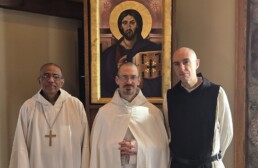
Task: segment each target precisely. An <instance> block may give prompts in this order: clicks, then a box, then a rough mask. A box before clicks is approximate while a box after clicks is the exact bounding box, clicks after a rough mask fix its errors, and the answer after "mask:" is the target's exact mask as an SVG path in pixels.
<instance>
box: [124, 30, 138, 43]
mask: <svg viewBox="0 0 258 168" xmlns="http://www.w3.org/2000/svg"><path fill="white" fill-rule="evenodd" d="M123 35H124V38H125V39H126V40H129V41H130V40H133V39H134V37H135V32H133V31H132V30H131V29H129V30H127V31H125V32H124V34H123Z"/></svg>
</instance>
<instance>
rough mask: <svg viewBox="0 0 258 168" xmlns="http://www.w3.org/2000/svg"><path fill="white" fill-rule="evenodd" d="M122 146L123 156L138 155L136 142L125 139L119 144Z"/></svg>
mask: <svg viewBox="0 0 258 168" xmlns="http://www.w3.org/2000/svg"><path fill="white" fill-rule="evenodd" d="M118 144H119V145H120V148H119V150H120V153H121V155H135V154H136V153H137V145H136V141H135V140H127V139H124V140H123V141H122V142H119V143H118Z"/></svg>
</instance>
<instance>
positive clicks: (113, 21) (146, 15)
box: [109, 1, 152, 39]
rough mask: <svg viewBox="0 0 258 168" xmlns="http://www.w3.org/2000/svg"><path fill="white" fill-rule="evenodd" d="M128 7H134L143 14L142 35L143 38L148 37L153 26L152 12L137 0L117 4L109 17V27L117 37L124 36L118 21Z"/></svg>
mask: <svg viewBox="0 0 258 168" xmlns="http://www.w3.org/2000/svg"><path fill="white" fill-rule="evenodd" d="M127 9H134V10H136V11H137V12H139V13H140V15H141V16H142V33H141V35H142V37H143V38H146V37H147V36H148V34H149V33H150V31H151V27H152V18H151V14H150V12H149V10H148V9H147V8H146V7H145V6H144V5H143V4H141V3H139V2H135V1H125V2H121V3H120V4H118V5H116V6H115V8H114V9H113V10H112V12H111V14H110V18H109V27H110V30H111V32H112V34H113V36H115V38H116V39H120V38H121V37H122V34H121V33H120V31H119V28H118V25H117V21H118V17H119V15H120V14H121V13H122V12H123V11H125V10H127Z"/></svg>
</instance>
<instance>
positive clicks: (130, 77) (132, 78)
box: [118, 75, 139, 81]
mask: <svg viewBox="0 0 258 168" xmlns="http://www.w3.org/2000/svg"><path fill="white" fill-rule="evenodd" d="M118 78H119V79H121V80H122V81H128V80H129V79H130V80H131V81H136V80H138V79H139V77H138V76H136V75H132V76H127V75H122V76H118Z"/></svg>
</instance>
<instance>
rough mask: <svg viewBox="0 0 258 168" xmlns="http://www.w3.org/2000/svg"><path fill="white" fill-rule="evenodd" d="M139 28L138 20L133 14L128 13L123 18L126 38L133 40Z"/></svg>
mask: <svg viewBox="0 0 258 168" xmlns="http://www.w3.org/2000/svg"><path fill="white" fill-rule="evenodd" d="M137 28H138V26H137V22H136V20H135V18H134V17H133V16H131V15H127V16H125V17H124V18H123V20H122V25H121V29H122V32H123V36H124V37H125V39H127V40H132V39H133V38H134V37H135V36H136V30H137Z"/></svg>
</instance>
